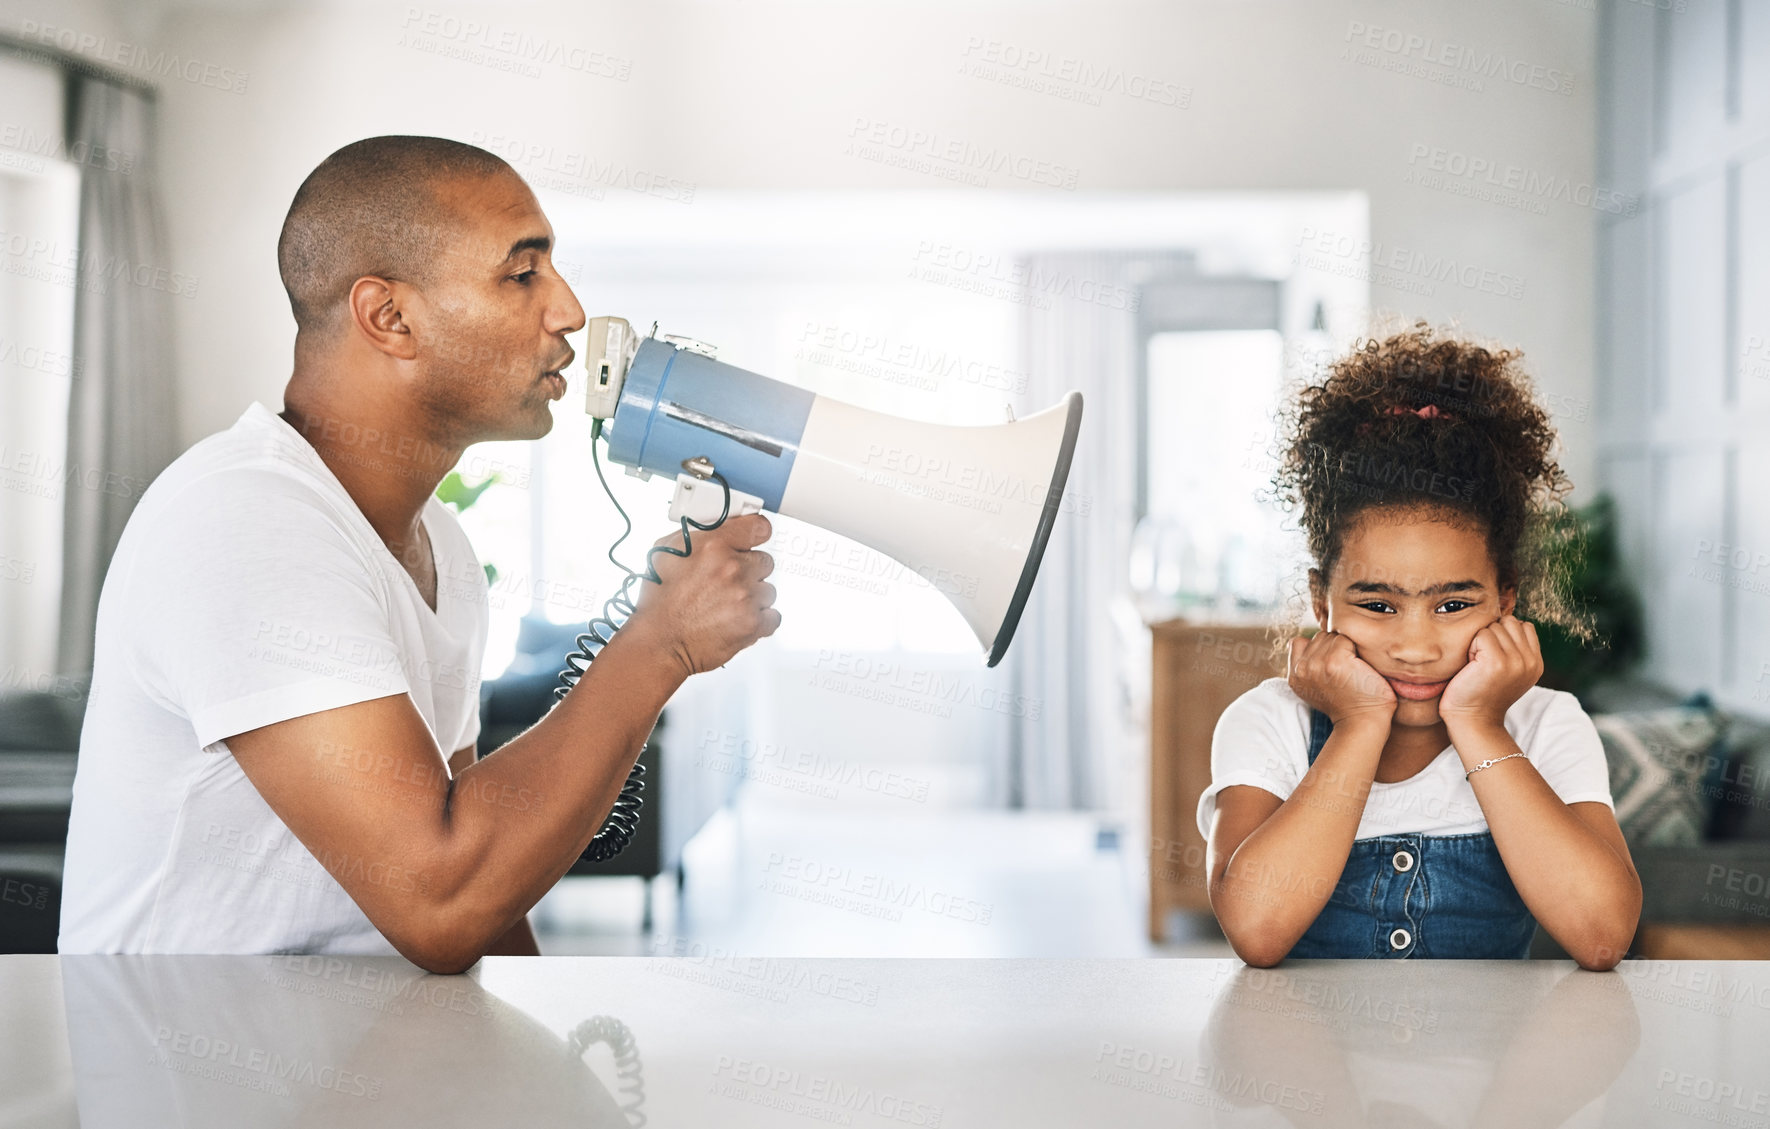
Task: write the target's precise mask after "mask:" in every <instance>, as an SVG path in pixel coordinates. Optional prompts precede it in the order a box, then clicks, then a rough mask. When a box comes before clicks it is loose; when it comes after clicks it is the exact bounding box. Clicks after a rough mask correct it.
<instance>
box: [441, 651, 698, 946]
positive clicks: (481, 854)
mask: <svg viewBox="0 0 1770 1129" xmlns="http://www.w3.org/2000/svg"><path fill="white" fill-rule="evenodd" d="M685 677H686V672H685V670H684V669H683V667H682V666H681V664H680V662H678V661H677V660H676V658H675V657H674V656H673V654H672V653H671V651H670V650H669V649H668V648H666V647H663V646H661V645H657V644H655V643H654V642H653V641H652V640H651V639H650V638H649V637H647V635H646V634H645V631H644V621H643V620H640V619H637V618H636V619H635V620H633V621H629V624H628V625H627V626H626V627H623V628H622V629H621V630H620V631H619V632H617V633H616V634H615V636H614V638H613V640H612V641H611V642H610V643H609V644H608V645H607V646H606V647H604V648H603V649H602V652H601V653H600V654H599V655H598V656H597V658H596V661H595V662H593V663H592V664H591V665H590V667H589V669H588V670H586V671H585V673H584V676H583V678H581V679H580V680H579V682H578V684H577V686H576V687H574V688H573V689H572V691H571V692H570V693H568V694H567V695H566V696H565V699H564V700H563V701H561V702H560V703H559V705H557V706H556V707H554V708H553V709H552V710H551V711H550V712H549V713H548V714H547V715H546V716H545V717H544V718H542V719H541V721H540V722H539V723H538V724H537V725H535V726H534V727H533V728H531V729H529V730H528V731H527V732H525V733H523V734H522V735H521V736H519V737H517V738H516V739H515V740H513V741H511V742H509V743H508V744H506V745H504V746H503V747H502V748H500V749H498V750H497V751H496V752H494V753H492V754H491V755H490V756H487V757H484V758H483V759H481V760H480V761H478V762H477V763H475V764H473V765H471V766H469V767H468V768H467V769H465V770H464V771H462V772H461V773H460V774H458V775H457V776H456V777H455V779H454V781H453V784H452V785H451V788H450V795H449V799H448V808H447V811H446V813H445V815H444V817H443V833H442V845H441V850H442V851H443V853H444V856H445V859H444V865H442V866H441V867H439V868H438V870H439V871H440V872H441V873H443V874H447V875H449V876H451V879H452V881H450V882H449V883H448V884H447V885H446V886H445V887H443V888H441V889H439V890H437V891H436V896H437V898H438V900H439V901H440V902H442V903H443V904H444V906H445V907H446V908H445V910H444V912H445V915H446V916H449V917H451V918H453V919H454V920H455V921H456V922H457V923H458V924H457V928H459V929H461V930H462V931H463V932H464V933H465V935H466V937H476V938H480V939H481V944H482V945H483V944H489V943H491V941H493V940H495V939H496V938H498V937H499V936H501V935H502V934H503V933H504V931H505V930H506V929H507V928H508V927H509V926H510V925H511V924H512V923H513V922H514V921H515V920H516V919H517V918H518V917H519V916H520V915H522V914H524V913H526V912H527V911H528V909H529V908H530V907H531V906H533V905H534V904H535V902H537V901H539V900H540V898H541V896H542V895H543V894H545V893H546V892H547V891H548V890H550V889H552V887H553V885H554V884H555V883H556V882H558V881H559V879H560V878H561V877H562V876H563V875H564V874H565V872H566V871H567V870H568V869H570V867H571V865H572V863H573V862H574V861H575V860H576V859H577V858H578V856H579V855H581V854H582V853H583V850H584V848H585V846H587V845H588V844H589V842H590V840H591V838H592V837H593V836H594V835H595V834H596V832H597V831H598V830H600V829H601V827H602V825H603V822H604V821H605V820H606V819H607V818H608V814H609V812H610V811H611V810H612V809H613V807H614V802H615V799H616V797H618V796H619V795H620V791H621V786H622V785H623V784H624V783H625V782H626V779H627V775H628V773H629V771H630V770H631V769H632V767H633V762H634V761H635V760H636V759H637V758H638V756H639V753H640V751H641V750H642V749H643V748H644V746H645V740H646V737H647V736H649V735H650V733H651V731H652V729H653V727H654V726H655V725H656V724H657V719H658V714H659V713H660V711H662V709H663V707H664V705H665V704H666V703H667V702H668V701H669V700H670V696H671V695H672V694H674V693H675V691H676V690H677V689H678V688H679V687H680V686H681V685H682V682H683V681H684V679H685ZM465 939H466V938H464V941H465Z"/></svg>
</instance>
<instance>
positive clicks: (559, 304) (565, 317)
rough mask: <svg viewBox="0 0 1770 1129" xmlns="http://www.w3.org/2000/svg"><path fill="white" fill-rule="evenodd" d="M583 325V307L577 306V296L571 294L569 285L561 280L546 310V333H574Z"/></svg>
mask: <svg viewBox="0 0 1770 1129" xmlns="http://www.w3.org/2000/svg"><path fill="white" fill-rule="evenodd" d="M584 325H585V319H584V307H583V306H581V305H579V304H578V296H577V295H576V294H573V293H572V287H571V283H569V282H567V281H566V280H565V279H563V278H562V279H560V280H559V287H558V290H557V292H556V295H555V297H554V299H553V302H552V303H551V304H550V305H549V306H548V308H547V332H549V333H576V332H577V331H578V330H580V329H583V328H584Z"/></svg>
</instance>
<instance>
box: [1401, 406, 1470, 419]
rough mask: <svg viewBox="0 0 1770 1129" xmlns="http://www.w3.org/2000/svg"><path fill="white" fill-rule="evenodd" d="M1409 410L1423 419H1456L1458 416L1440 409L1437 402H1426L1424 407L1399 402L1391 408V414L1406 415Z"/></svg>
mask: <svg viewBox="0 0 1770 1129" xmlns="http://www.w3.org/2000/svg"><path fill="white" fill-rule="evenodd" d="M1409 412H1412V413H1413V414H1414V415H1417V416H1419V417H1420V418H1421V419H1455V418H1456V417H1455V416H1453V415H1451V414H1450V413H1449V412H1441V411H1439V410H1438V405H1437V404H1426V405H1424V406H1423V407H1418V408H1404V407H1402V406H1401V405H1400V404H1397V405H1395V406H1394V407H1393V408H1390V409H1389V414H1390V415H1392V416H1404V415H1407V414H1408V413H1409Z"/></svg>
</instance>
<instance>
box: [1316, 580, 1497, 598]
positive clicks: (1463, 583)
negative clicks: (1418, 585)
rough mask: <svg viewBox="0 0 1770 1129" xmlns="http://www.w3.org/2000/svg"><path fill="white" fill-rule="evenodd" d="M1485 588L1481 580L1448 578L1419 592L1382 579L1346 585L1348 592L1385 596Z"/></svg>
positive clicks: (1480, 589) (1439, 594)
mask: <svg viewBox="0 0 1770 1129" xmlns="http://www.w3.org/2000/svg"><path fill="white" fill-rule="evenodd" d="M1485 589H1486V586H1485V585H1484V584H1482V583H1481V582H1480V581H1479V580H1447V581H1445V582H1444V583H1443V584H1434V585H1432V587H1430V588H1423V589H1421V590H1420V591H1418V592H1409V591H1407V590H1406V589H1403V588H1397V587H1395V585H1393V584H1386V583H1384V582H1383V581H1380V580H1354V581H1353V582H1352V583H1350V584H1348V585H1346V591H1348V592H1359V593H1364V592H1375V593H1378V594H1380V595H1384V596H1445V595H1449V594H1450V593H1452V592H1481V591H1484V590H1485Z"/></svg>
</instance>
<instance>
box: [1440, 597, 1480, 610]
mask: <svg viewBox="0 0 1770 1129" xmlns="http://www.w3.org/2000/svg"><path fill="white" fill-rule="evenodd" d="M1474 606H1475V605H1474V604H1471V603H1470V602H1469V601H1467V600H1446V601H1444V603H1442V604H1439V605H1438V610H1439V611H1441V612H1460V611H1462V610H1463V609H1464V608H1472V607H1474Z"/></svg>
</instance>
